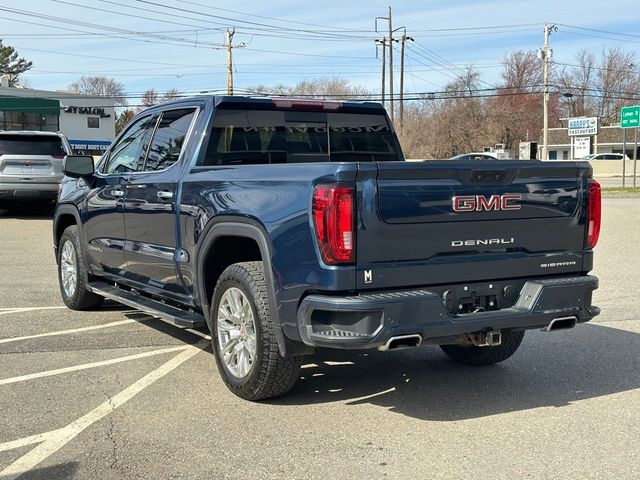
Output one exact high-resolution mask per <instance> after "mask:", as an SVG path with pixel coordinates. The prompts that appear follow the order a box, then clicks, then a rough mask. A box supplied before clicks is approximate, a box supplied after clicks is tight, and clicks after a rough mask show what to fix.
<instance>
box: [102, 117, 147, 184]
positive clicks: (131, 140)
mask: <svg viewBox="0 0 640 480" xmlns="http://www.w3.org/2000/svg"><path fill="white" fill-rule="evenodd" d="M157 119H158V117H157V116H153V117H152V116H151V115H149V116H147V117H143V118H141V119H140V120H138V121H137V122H136V123H134V124H133V125H131V127H129V129H128V130H127V131H126V132H125V134H124V136H122V137H121V138H120V140H118V142H117V143H116V144H115V145H114V146H113V147H112V148H111V151H110V153H109V159H108V160H107V164H106V166H105V168H104V170H103V172H102V173H106V174H110V173H130V172H135V171H137V170H139V169H140V168H141V167H142V165H143V163H144V157H145V154H146V152H147V146H148V141H149V138H150V137H151V134H152V133H153V127H154V125H155V122H156V120H157Z"/></svg>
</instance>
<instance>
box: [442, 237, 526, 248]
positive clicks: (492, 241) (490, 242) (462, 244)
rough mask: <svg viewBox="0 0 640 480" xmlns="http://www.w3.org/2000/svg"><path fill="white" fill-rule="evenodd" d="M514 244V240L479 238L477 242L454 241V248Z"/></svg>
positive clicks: (452, 242)
mask: <svg viewBox="0 0 640 480" xmlns="http://www.w3.org/2000/svg"><path fill="white" fill-rule="evenodd" d="M512 243H514V240H513V237H512V238H478V239H476V240H452V241H451V246H452V247H477V246H478V245H509V244H512Z"/></svg>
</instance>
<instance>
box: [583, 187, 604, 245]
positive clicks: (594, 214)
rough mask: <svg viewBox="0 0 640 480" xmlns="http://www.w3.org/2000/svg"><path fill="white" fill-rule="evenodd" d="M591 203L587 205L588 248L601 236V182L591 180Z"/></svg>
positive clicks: (589, 199)
mask: <svg viewBox="0 0 640 480" xmlns="http://www.w3.org/2000/svg"><path fill="white" fill-rule="evenodd" d="M588 201H589V205H588V207H587V248H593V247H595V246H596V243H598V238H599V237H600V222H601V218H602V196H601V189H600V184H599V183H598V182H596V181H595V180H589V198H588Z"/></svg>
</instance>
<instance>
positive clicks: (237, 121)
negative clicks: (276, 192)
mask: <svg viewBox="0 0 640 480" xmlns="http://www.w3.org/2000/svg"><path fill="white" fill-rule="evenodd" d="M391 160H400V158H399V157H398V153H397V150H396V144H395V140H394V137H393V135H392V133H391V129H390V128H389V124H388V122H387V119H386V117H385V116H384V115H367V114H351V113H325V112H301V111H261V110H218V111H216V114H215V120H214V125H213V130H212V132H211V137H210V140H209V144H208V147H207V151H206V155H205V156H204V159H203V161H202V165H250V164H267V163H306V162H349V161H357V162H381V161H391Z"/></svg>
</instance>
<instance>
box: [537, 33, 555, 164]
mask: <svg viewBox="0 0 640 480" xmlns="http://www.w3.org/2000/svg"><path fill="white" fill-rule="evenodd" d="M555 30H557V27H556V26H555V25H548V24H546V23H545V24H544V48H543V50H542V60H543V62H544V63H543V80H542V81H543V83H544V88H543V92H544V93H543V95H544V97H543V101H542V122H543V126H542V155H541V160H549V105H548V104H549V59H550V57H551V49H550V48H549V36H550V35H551V32H553V31H555Z"/></svg>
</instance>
